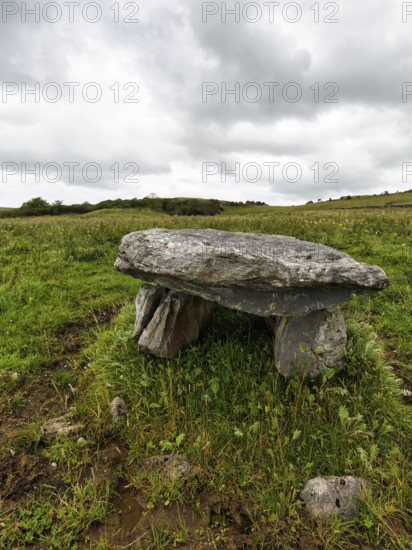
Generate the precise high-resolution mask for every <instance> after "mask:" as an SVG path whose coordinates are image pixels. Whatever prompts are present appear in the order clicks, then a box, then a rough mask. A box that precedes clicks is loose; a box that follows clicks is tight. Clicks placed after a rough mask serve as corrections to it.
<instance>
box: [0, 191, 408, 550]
mask: <svg viewBox="0 0 412 550" xmlns="http://www.w3.org/2000/svg"><path fill="white" fill-rule="evenodd" d="M401 195H402V197H396V200H394V202H396V203H397V204H399V203H400V200H401V199H402V200H403V199H404V201H405V202H411V203H412V193H410V195H411V196H409V195H408V194H407V193H404V194H401ZM376 200H379V201H381V200H382V201H383V200H385V196H379V197H376ZM346 203H350V204H346ZM332 205H334V206H332ZM336 205H337V203H336V201H331V202H328V203H323V209H322V210H321V209H320V208H321V204H320V203H319V204H314V205H307V206H304V207H296V208H271V207H262V206H245V207H226V208H225V212H224V213H223V214H221V215H219V216H215V217H180V216H179V217H177V216H176V217H171V216H169V215H166V214H160V213H159V214H154V213H153V212H152V211H149V210H139V211H135V210H112V211H110V210H101V211H98V212H93V213H91V214H86V215H82V216H59V217H53V218H51V217H41V218H30V219H4V220H0V235H1V242H2V248H1V265H2V269H1V280H0V283H1V292H0V311H1V321H0V323H1V325H0V330H1V344H0V345H1V357H0V392H1V400H0V418H1V424H0V444H1V445H0V543H1V545H2V547H5V548H19V547H24V546H25V545H28V544H30V543H34V544H37V548H44V547H54V548H64V549H66V548H82V547H83V548H89V547H91V548H102V549H103V548H122V547H126V546H127V545H129V547H130V548H143V549H144V550H146V549H149V548H174V547H180V548H192V547H193V548H245V549H251V548H285V549H287V548H295V547H296V548H305V549H311V548H344V549H346V548H348V549H349V548H359V547H362V548H371V549H372V548H377V547H380V548H408V544H410V539H408V536H409V535H408V533H410V532H411V517H410V510H409V509H408V508H410V502H411V499H412V496H411V485H410V481H411V479H410V465H411V462H410V455H408V450H409V448H408V444H409V443H410V441H409V440H410V427H411V423H410V420H411V416H410V399H411V394H410V391H409V390H410V389H411V381H412V367H411V365H412V344H411V341H412V316H411V311H412V289H411V281H412V224H411V213H410V210H408V209H385V210H336V211H333V212H331V211H326V210H325V207H326V208H328V207H329V206H331V207H334V208H336ZM339 205H340V206H361V205H362V200H361V199H359V200H356V199H350V200H346V201H339ZM309 209H310V210H309ZM151 227H170V228H176V229H179V228H186V227H187V228H189V227H197V228H207V227H211V228H216V229H223V230H229V231H252V232H261V233H272V234H283V235H291V236H295V237H297V238H300V239H306V240H310V241H315V242H320V243H324V244H327V245H331V246H334V247H336V248H337V249H339V250H341V251H343V252H347V253H349V254H351V255H352V256H354V257H355V259H357V260H359V261H364V262H368V263H373V264H377V265H379V266H381V267H382V268H383V269H384V270H385V271H386V273H387V274H388V276H389V278H390V280H391V287H390V288H389V289H387V290H385V291H384V292H381V293H375V294H371V295H365V296H360V297H357V298H354V299H353V300H352V302H351V303H350V304H347V305H345V306H344V311H345V315H346V318H347V321H348V328H349V333H350V345H349V359H348V364H347V367H346V368H345V369H344V370H343V371H342V372H341V373H332V372H328V373H326V374H325V375H324V376H323V378H321V379H320V380H318V381H316V382H315V383H306V382H304V383H301V382H300V381H298V380H292V381H290V382H286V381H284V380H283V379H281V377H280V376H278V375H277V373H276V372H275V371H274V369H273V365H272V363H271V358H272V351H271V342H270V339H269V337H268V336H267V335H266V334H265V333H264V331H263V329H262V327H261V326H260V325H259V324H258V323H256V322H255V321H254V320H253V319H252V318H251V317H248V316H244V315H241V314H237V313H235V312H230V311H223V310H221V311H219V312H218V314H217V315H216V318H215V319H214V321H213V323H212V326H211V327H210V329H209V330H208V331H207V334H206V335H205V336H204V337H203V338H202V340H201V341H200V342H199V343H198V344H197V345H196V346H194V347H192V348H191V349H190V350H188V351H187V352H185V353H184V354H183V355H182V357H181V358H180V359H179V360H175V361H161V360H157V359H154V358H151V357H148V356H146V355H144V354H142V353H139V352H138V351H137V350H136V348H135V345H134V343H133V341H132V340H131V329H132V324H133V305H132V302H133V299H134V296H135V294H136V291H137V289H138V286H139V283H138V281H136V280H133V279H132V278H129V277H126V276H125V275H121V274H119V273H117V272H116V271H115V270H114V269H113V263H114V260H115V258H116V253H117V249H118V245H119V243H120V240H121V237H122V236H123V235H124V234H126V233H129V232H131V231H135V230H140V229H146V228H151ZM374 334H377V338H375V336H374ZM381 347H382V348H383V351H380V350H381ZM408 388H409V390H408ZM117 395H119V396H121V397H123V398H124V399H125V400H126V402H127V404H128V407H129V419H128V425H126V424H122V425H121V426H114V425H113V424H112V422H111V419H110V416H109V413H108V404H109V403H110V401H111V399H112V398H113V397H115V396H117ZM67 412H68V413H70V415H71V417H72V418H73V421H79V422H83V423H84V424H85V425H86V428H85V432H84V433H83V434H82V435H83V437H84V438H85V440H86V444H84V443H83V442H81V444H80V443H78V442H77V437H69V438H57V439H51V438H48V437H45V436H44V435H43V434H42V430H41V426H42V424H43V423H44V420H45V419H47V418H51V417H56V416H59V415H61V414H64V413H67ZM116 449H117V450H116ZM164 453H175V454H179V453H184V454H185V455H186V457H187V460H188V461H189V462H190V463H191V464H192V465H194V466H193V469H194V471H195V472H196V475H194V476H193V477H192V478H190V479H189V481H188V482H186V483H183V482H181V481H179V480H172V481H171V480H170V479H163V478H159V476H158V474H156V472H150V471H149V472H148V471H146V470H145V469H144V467H143V464H144V459H145V458H146V457H150V456H153V455H159V454H164ZM346 473H348V474H353V475H361V476H362V477H365V478H366V479H367V480H368V481H370V483H371V486H372V488H373V494H372V496H369V497H366V498H365V500H364V501H363V502H362V503H361V507H360V516H359V519H358V520H356V521H353V522H334V523H332V524H322V523H320V524H319V523H315V522H313V521H311V520H310V519H309V518H308V517H307V515H306V514H305V512H304V509H303V508H302V505H301V503H300V501H299V491H300V490H301V488H302V485H303V483H304V482H305V481H306V480H307V479H308V478H310V477H314V476H316V475H318V474H321V475H326V474H337V475H342V474H346ZM134 495H138V496H139V498H140V499H144V500H145V502H144V504H145V506H146V508H147V509H148V512H147V514H146V516H144V517H143V521H142V525H143V527H142V528H141V530H140V531H134V532H133V529H132V527H131V526H132V524H133V521H132V520H133V519H134V520H136V519H137V518H138V517H139V518H140V517H142V510H139V509H138V506H137V505H136V504H133V505H128V506H129V507H127V506H126V505H125V503H127V502H129V504H130V502H131V500H130V499H132V500H133V499H134ZM133 503H135V500H133ZM119 510H120V511H122V515H121V517H119V513H118V512H119ZM128 510H129V511H128ZM130 510H131V511H130ZM128 514H129V516H130V515H131V516H130V517H129V516H128ZM133 514H134V515H133ZM196 514H197V515H196ZM195 516H196V517H197V516H199V517H200V518H203V519H198V520H196V521H197V523H196V522H195V520H193V517H195ZM128 518H129V520H128ZM128 521H129V523H128ZM119 530H121V532H119ZM134 540H136V542H135V543H133V541H134ZM193 541H195V546H190V544H193Z"/></svg>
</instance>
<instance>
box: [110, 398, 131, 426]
mask: <svg viewBox="0 0 412 550" xmlns="http://www.w3.org/2000/svg"><path fill="white" fill-rule="evenodd" d="M109 409H110V414H111V415H112V418H113V422H120V421H121V420H125V419H127V407H126V403H125V402H124V399H122V398H121V397H115V398H114V399H113V401H112V402H111V403H110V407H109Z"/></svg>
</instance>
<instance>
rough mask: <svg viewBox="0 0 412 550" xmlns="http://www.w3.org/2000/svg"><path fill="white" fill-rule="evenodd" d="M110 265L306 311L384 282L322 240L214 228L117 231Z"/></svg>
mask: <svg viewBox="0 0 412 550" xmlns="http://www.w3.org/2000/svg"><path fill="white" fill-rule="evenodd" d="M115 267H116V268H117V269H118V270H119V271H121V272H123V273H127V274H129V275H132V276H133V277H136V278H138V279H141V280H143V281H147V282H155V283H158V284H159V285H161V286H163V287H165V288H170V289H173V290H175V291H178V292H185V293H187V294H192V295H196V296H200V297H203V298H204V299H206V300H212V301H215V302H218V303H220V304H221V305H224V306H226V307H229V308H232V309H237V310H241V311H246V312H248V313H254V314H256V315H260V316H262V317H270V316H273V315H282V314H288V315H305V314H306V313H309V312H311V311H316V310H319V309H326V308H328V307H330V306H332V305H334V304H336V303H339V302H342V301H346V300H349V299H350V298H351V296H352V294H353V293H356V292H365V291H368V290H380V289H383V288H386V287H387V286H388V284H389V283H388V279H387V277H386V275H385V273H384V272H383V271H382V269H380V268H379V267H377V266H372V265H368V264H364V263H360V262H357V261H355V260H354V259H353V258H352V257H351V256H349V255H347V254H343V253H341V252H338V251H337V250H335V249H333V248H331V247H329V246H325V245H322V244H315V243H310V242H306V241H300V240H298V239H295V238H293V237H285V236H280V235H261V234H256V233H231V232H227V231H216V230H213V229H204V230H194V229H182V230H169V229H150V230H147V231H137V232H135V233H130V234H129V235H126V236H125V237H124V238H123V241H122V244H121V246H120V249H119V254H118V257H117V260H116V263H115Z"/></svg>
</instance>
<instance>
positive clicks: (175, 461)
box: [144, 455, 192, 481]
mask: <svg viewBox="0 0 412 550" xmlns="http://www.w3.org/2000/svg"><path fill="white" fill-rule="evenodd" d="M144 465H145V467H146V469H147V470H158V471H160V472H161V473H162V474H163V475H164V476H165V477H166V478H168V479H169V480H171V481H177V480H180V479H186V478H187V477H188V475H189V473H190V471H191V469H192V467H191V465H190V464H189V462H188V461H187V460H186V456H185V455H159V456H151V457H149V458H146V460H145V462H144Z"/></svg>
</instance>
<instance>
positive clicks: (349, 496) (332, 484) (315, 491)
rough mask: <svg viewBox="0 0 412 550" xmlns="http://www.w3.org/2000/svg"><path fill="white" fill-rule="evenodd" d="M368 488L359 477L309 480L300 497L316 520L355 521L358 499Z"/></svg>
mask: <svg viewBox="0 0 412 550" xmlns="http://www.w3.org/2000/svg"><path fill="white" fill-rule="evenodd" d="M367 488H368V484H367V483H366V482H365V481H364V480H363V479H361V478H359V477H353V476H342V477H337V476H324V477H316V478H314V479H311V480H309V481H308V482H307V483H306V485H305V487H304V488H303V491H302V492H301V494H300V496H301V498H302V499H303V500H304V502H305V504H306V508H307V509H308V511H309V513H310V514H311V515H312V516H313V517H315V518H323V519H327V518H333V517H336V516H340V517H342V518H345V519H353V518H354V517H355V516H356V514H357V499H358V498H359V496H360V495H361V494H362V491H365V490H367Z"/></svg>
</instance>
